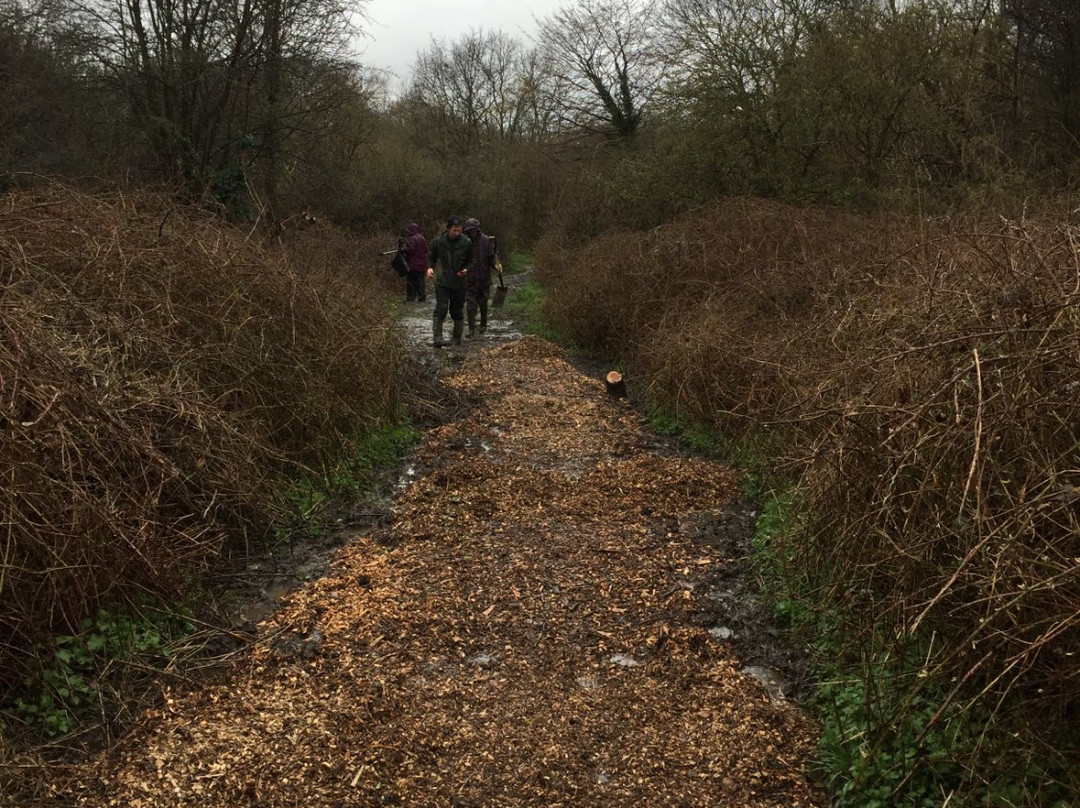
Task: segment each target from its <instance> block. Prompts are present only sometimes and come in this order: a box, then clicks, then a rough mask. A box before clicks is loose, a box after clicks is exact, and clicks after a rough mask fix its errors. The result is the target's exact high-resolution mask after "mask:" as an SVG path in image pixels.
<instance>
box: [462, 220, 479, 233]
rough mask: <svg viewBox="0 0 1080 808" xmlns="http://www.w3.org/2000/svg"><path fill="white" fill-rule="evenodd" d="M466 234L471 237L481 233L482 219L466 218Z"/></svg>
mask: <svg viewBox="0 0 1080 808" xmlns="http://www.w3.org/2000/svg"><path fill="white" fill-rule="evenodd" d="M464 230H465V235H467V236H468V237H469V238H476V237H477V236H478V235H480V220H479V219H474V218H471V217H470V218H468V219H466V220H465V226H464Z"/></svg>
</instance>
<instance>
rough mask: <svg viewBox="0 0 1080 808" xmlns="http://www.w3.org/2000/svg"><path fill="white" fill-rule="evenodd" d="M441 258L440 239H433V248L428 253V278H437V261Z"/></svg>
mask: <svg viewBox="0 0 1080 808" xmlns="http://www.w3.org/2000/svg"><path fill="white" fill-rule="evenodd" d="M438 257H439V239H438V238H433V239H432V240H431V246H430V247H429V248H428V253H427V276H428V277H429V278H434V277H435V261H436V260H437V259H438Z"/></svg>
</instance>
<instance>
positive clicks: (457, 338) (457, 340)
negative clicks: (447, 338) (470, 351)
mask: <svg viewBox="0 0 1080 808" xmlns="http://www.w3.org/2000/svg"><path fill="white" fill-rule="evenodd" d="M464 330H465V321H464V320H454V338H453V340H452V342H453V343H454V345H460V344H461V332H462V331H464Z"/></svg>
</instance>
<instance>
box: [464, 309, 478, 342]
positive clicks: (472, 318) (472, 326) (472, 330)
mask: <svg viewBox="0 0 1080 808" xmlns="http://www.w3.org/2000/svg"><path fill="white" fill-rule="evenodd" d="M465 336H466V337H468V338H469V339H472V338H473V337H475V336H476V309H473V308H470V309H469V333H468V334H466V335H465Z"/></svg>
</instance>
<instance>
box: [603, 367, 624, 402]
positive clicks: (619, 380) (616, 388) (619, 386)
mask: <svg viewBox="0 0 1080 808" xmlns="http://www.w3.org/2000/svg"><path fill="white" fill-rule="evenodd" d="M604 385H605V386H606V387H607V391H608V395H609V396H611V397H612V398H626V380H625V379H623V375H622V374H621V373H619V371H617V370H612V371H610V372H609V373H608V375H607V376H605V377H604Z"/></svg>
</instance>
